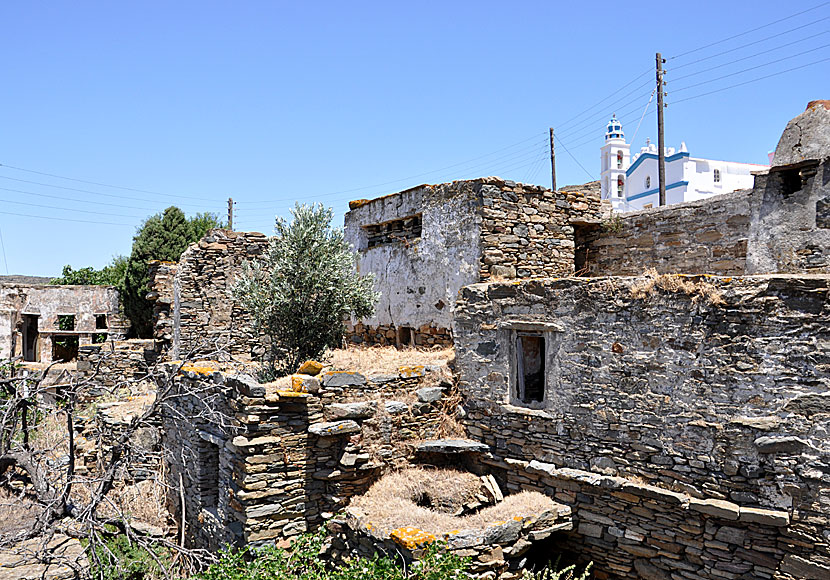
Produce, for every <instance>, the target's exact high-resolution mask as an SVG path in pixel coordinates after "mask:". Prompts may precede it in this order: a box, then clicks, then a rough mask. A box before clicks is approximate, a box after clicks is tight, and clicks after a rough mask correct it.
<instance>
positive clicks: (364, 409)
mask: <svg viewBox="0 0 830 580" xmlns="http://www.w3.org/2000/svg"><path fill="white" fill-rule="evenodd" d="M377 406H378V404H377V402H376V401H363V402H359V403H332V404H330V405H328V406H327V407H326V411H327V413H328V416H329V417H330V418H331V419H332V420H340V419H368V418H369V417H371V416H373V415H374V414H375V411H376V409H377Z"/></svg>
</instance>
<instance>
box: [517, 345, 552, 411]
mask: <svg viewBox="0 0 830 580" xmlns="http://www.w3.org/2000/svg"><path fill="white" fill-rule="evenodd" d="M516 338H517V339H516V354H517V356H516V362H517V363H518V364H517V370H518V372H517V381H516V386H517V393H516V394H517V396H518V399H519V400H520V401H521V402H522V403H541V402H542V401H543V400H544V399H545V338H544V337H543V336H542V335H540V334H524V333H520V334H519V335H518V336H517V337H516Z"/></svg>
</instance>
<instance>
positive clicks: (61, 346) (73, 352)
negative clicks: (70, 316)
mask: <svg viewBox="0 0 830 580" xmlns="http://www.w3.org/2000/svg"><path fill="white" fill-rule="evenodd" d="M76 358H78V337H77V336H56V337H54V338H53V339H52V360H54V361H58V362H70V361H73V360H75V359H76Z"/></svg>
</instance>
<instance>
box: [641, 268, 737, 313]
mask: <svg viewBox="0 0 830 580" xmlns="http://www.w3.org/2000/svg"><path fill="white" fill-rule="evenodd" d="M629 290H630V291H631V296H632V298H635V299H637V300H645V299H647V298H649V297H651V296H653V295H654V294H655V293H656V292H657V290H663V291H664V292H670V293H672V294H685V295H687V296H691V298H692V302H693V303H694V304H698V303H700V302H702V303H704V304H710V305H714V306H720V305H723V304H726V301H725V300H724V299H723V293H722V292H721V291H720V289H719V288H718V287H717V286H716V285H715V284H713V283H712V282H711V281H709V280H708V279H707V278H706V277H703V276H689V275H684V274H658V273H657V270H655V269H654V268H649V269H648V270H646V271H645V273H644V274H643V276H642V277H641V278H640V279H638V280H637V281H635V282H634V283H633V284H631V286H629Z"/></svg>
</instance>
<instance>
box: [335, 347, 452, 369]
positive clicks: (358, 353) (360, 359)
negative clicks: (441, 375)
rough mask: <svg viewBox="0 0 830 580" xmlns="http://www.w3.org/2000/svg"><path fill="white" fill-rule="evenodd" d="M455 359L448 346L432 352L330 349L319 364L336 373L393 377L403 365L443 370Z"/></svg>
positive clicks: (365, 348) (386, 349)
mask: <svg viewBox="0 0 830 580" xmlns="http://www.w3.org/2000/svg"><path fill="white" fill-rule="evenodd" d="M454 356H455V351H454V350H453V347H451V346H448V347H443V348H435V349H420V348H402V349H397V348H395V347H394V346H370V347H352V348H338V349H336V350H330V351H328V352H326V354H325V356H324V357H323V358H324V360H323V361H321V362H324V363H326V364H327V365H329V366H330V368H331V369H333V370H337V371H356V372H359V373H380V374H395V373H397V372H398V368H399V367H402V366H417V365H434V366H437V367H443V368H446V367H447V365H448V364H449V362H450V361H451V360H452V358H453V357H454Z"/></svg>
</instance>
